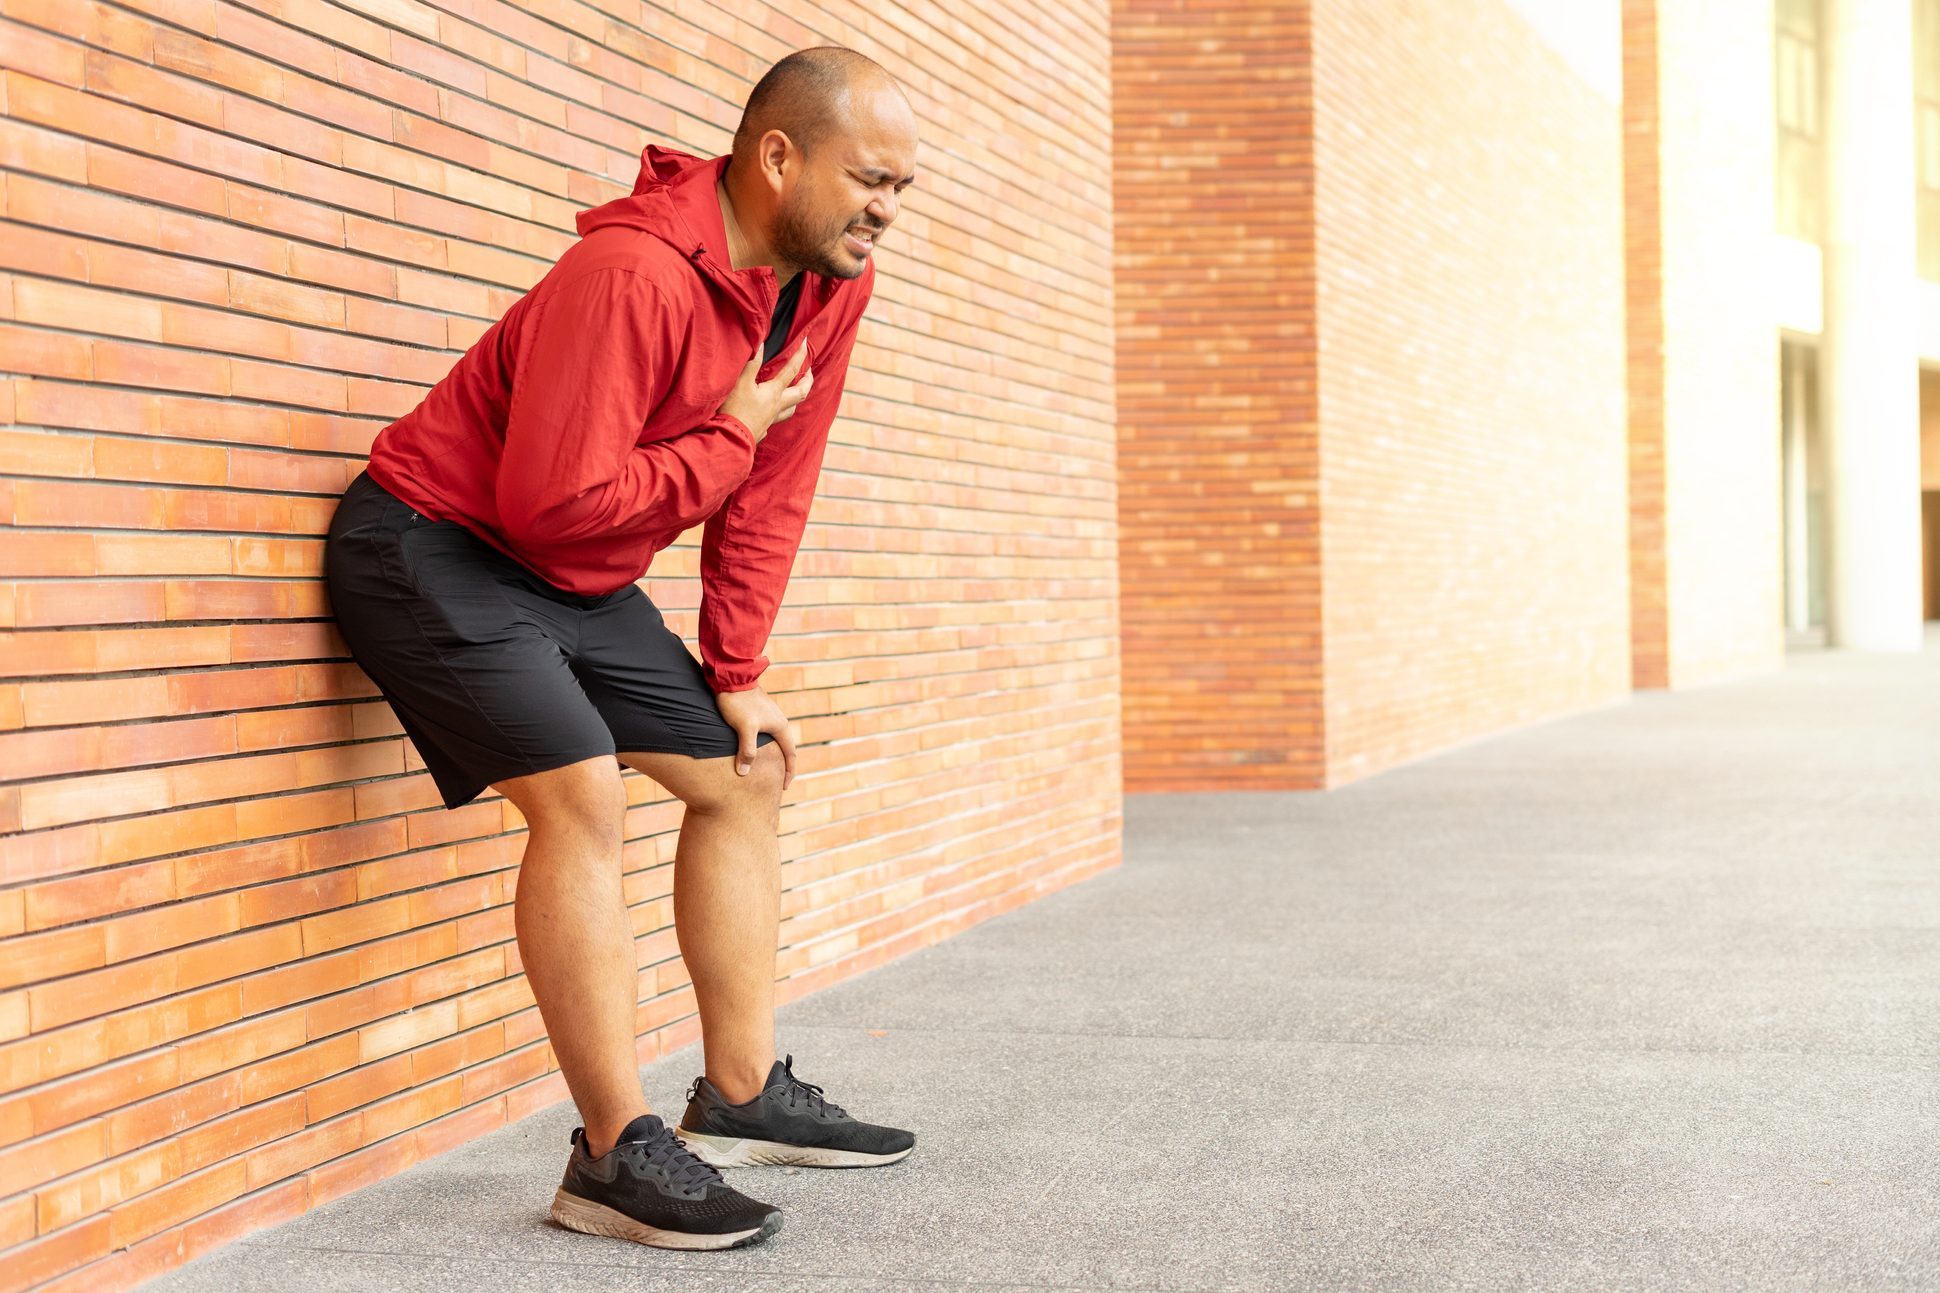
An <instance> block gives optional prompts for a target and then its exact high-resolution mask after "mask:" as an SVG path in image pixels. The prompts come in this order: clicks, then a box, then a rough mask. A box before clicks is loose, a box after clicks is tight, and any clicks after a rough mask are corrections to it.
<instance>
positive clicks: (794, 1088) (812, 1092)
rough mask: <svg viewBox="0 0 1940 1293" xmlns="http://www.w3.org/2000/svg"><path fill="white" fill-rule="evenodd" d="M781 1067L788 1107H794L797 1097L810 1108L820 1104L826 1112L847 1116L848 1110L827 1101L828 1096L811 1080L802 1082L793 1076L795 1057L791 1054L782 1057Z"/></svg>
mask: <svg viewBox="0 0 1940 1293" xmlns="http://www.w3.org/2000/svg"><path fill="white" fill-rule="evenodd" d="M781 1067H782V1071H783V1072H784V1073H786V1074H787V1077H788V1107H789V1108H791V1109H792V1108H794V1107H795V1105H796V1103H797V1101H798V1099H799V1100H800V1101H801V1102H804V1103H806V1104H807V1105H808V1107H809V1109H810V1110H813V1109H815V1108H816V1107H817V1106H820V1107H821V1108H822V1109H823V1110H824V1111H826V1112H828V1113H833V1114H840V1115H842V1116H843V1117H847V1116H848V1110H846V1109H844V1108H843V1107H842V1106H841V1105H839V1104H831V1103H829V1099H828V1097H827V1096H825V1095H823V1094H822V1088H821V1087H819V1086H816V1085H815V1084H814V1083H813V1082H804V1081H802V1080H801V1079H800V1078H798V1077H796V1076H795V1057H794V1056H793V1055H790V1056H789V1057H788V1058H786V1059H784V1060H783V1061H782V1062H781Z"/></svg>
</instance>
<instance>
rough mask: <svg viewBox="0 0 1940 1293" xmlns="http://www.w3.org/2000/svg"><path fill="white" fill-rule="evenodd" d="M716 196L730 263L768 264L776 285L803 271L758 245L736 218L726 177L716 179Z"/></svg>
mask: <svg viewBox="0 0 1940 1293" xmlns="http://www.w3.org/2000/svg"><path fill="white" fill-rule="evenodd" d="M714 196H715V198H716V200H718V201H719V202H720V204H721V227H722V228H723V229H725V230H726V231H727V243H728V265H729V266H730V267H731V268H733V269H753V268H755V267H756V266H758V265H766V266H768V267H770V268H772V269H773V270H774V271H775V286H776V287H778V288H781V287H787V286H788V284H789V283H790V282H792V281H793V280H794V277H795V275H796V274H798V273H800V272H801V269H800V267H799V266H795V265H786V264H780V263H777V262H776V261H774V260H772V259H770V257H769V253H768V249H767V248H766V247H756V246H754V244H753V240H752V239H750V238H749V237H748V236H747V234H745V233H743V232H742V230H741V222H740V221H738V220H736V219H735V218H734V198H733V195H732V194H730V193H729V192H728V187H727V181H726V179H725V178H723V179H720V180H717V181H715V184H714Z"/></svg>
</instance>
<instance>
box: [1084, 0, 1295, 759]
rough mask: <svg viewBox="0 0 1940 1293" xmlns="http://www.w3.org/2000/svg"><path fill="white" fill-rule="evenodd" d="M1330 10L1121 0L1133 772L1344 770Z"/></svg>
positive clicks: (1127, 707) (1126, 616)
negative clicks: (1331, 610)
mask: <svg viewBox="0 0 1940 1293" xmlns="http://www.w3.org/2000/svg"><path fill="white" fill-rule="evenodd" d="M1306 11H1307V6H1306V4H1305V3H1292V4H1282V5H1272V6H1256V5H1238V4H1231V5H1227V4H1217V5H1192V6H1187V7H1184V8H1181V7H1180V6H1179V5H1178V4H1177V3H1174V2H1172V0H1115V3H1114V5H1113V11H1112V21H1113V86H1114V90H1115V95H1114V98H1113V102H1112V116H1113V121H1114V123H1115V126H1116V134H1115V139H1114V146H1115V151H1116V156H1117V169H1116V173H1115V180H1114V185H1115V190H1116V205H1117V239H1118V288H1119V290H1118V316H1117V319H1118V376H1119V385H1118V396H1119V420H1120V429H1119V443H1120V445H1121V450H1120V471H1119V480H1120V488H1121V490H1122V494H1121V500H1120V519H1119V524H1120V534H1121V536H1122V538H1121V543H1120V554H1119V561H1120V571H1121V579H1122V582H1123V589H1124V601H1123V605H1122V619H1123V625H1124V648H1123V650H1124V660H1125V696H1124V714H1125V785H1126V788H1127V789H1128V790H1153V789H1167V790H1207V789H1221V788H1235V789H1236V788H1251V789H1294V788H1305V787H1313V786H1318V785H1319V784H1320V783H1321V778H1322V775H1323V769H1322V761H1321V753H1322V751H1321V711H1320V695H1319V683H1320V646H1321V644H1320V564H1319V542H1318V539H1319V528H1318V518H1319V497H1318V478H1317V472H1318V465H1317V454H1316V432H1315V406H1314V397H1315V384H1314V313H1313V183H1314V175H1313V156H1312V148H1313V140H1312V126H1311V122H1312V115H1311V98H1312V90H1311V80H1310V58H1311V55H1310V51H1309V38H1308V23H1307V12H1306Z"/></svg>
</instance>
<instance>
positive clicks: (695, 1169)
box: [630, 1131, 724, 1190]
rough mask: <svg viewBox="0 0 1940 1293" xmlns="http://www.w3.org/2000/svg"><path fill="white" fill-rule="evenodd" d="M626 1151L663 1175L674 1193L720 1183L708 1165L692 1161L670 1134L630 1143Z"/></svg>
mask: <svg viewBox="0 0 1940 1293" xmlns="http://www.w3.org/2000/svg"><path fill="white" fill-rule="evenodd" d="M630 1148H632V1149H633V1150H634V1151H636V1152H637V1153H638V1154H639V1155H640V1156H641V1157H642V1158H644V1159H645V1160H646V1161H647V1162H648V1163H649V1164H651V1165H653V1166H655V1167H658V1168H659V1169H660V1170H661V1171H663V1172H665V1173H666V1174H667V1180H668V1181H669V1182H670V1183H672V1184H673V1185H674V1186H675V1187H676V1188H677V1189H683V1190H687V1189H696V1188H699V1187H701V1186H704V1185H712V1184H715V1183H718V1182H722V1181H723V1180H724V1178H723V1177H722V1176H721V1174H720V1173H719V1172H717V1171H715V1170H714V1168H713V1166H712V1165H711V1164H709V1163H707V1162H706V1161H705V1160H703V1159H699V1158H696V1157H695V1156H694V1154H693V1153H692V1152H691V1151H690V1150H689V1149H688V1148H687V1147H686V1146H685V1145H683V1144H681V1143H680V1141H679V1140H678V1139H676V1138H675V1136H674V1134H673V1133H672V1132H670V1131H669V1132H663V1133H662V1134H661V1135H660V1136H658V1137H656V1138H654V1139H653V1140H645V1141H634V1142H632V1143H631V1145H630Z"/></svg>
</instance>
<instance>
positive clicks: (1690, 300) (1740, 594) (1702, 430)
mask: <svg viewBox="0 0 1940 1293" xmlns="http://www.w3.org/2000/svg"><path fill="white" fill-rule="evenodd" d="M1624 46H1625V48H1624V60H1625V65H1626V68H1627V73H1626V75H1627V77H1628V81H1627V85H1626V88H1627V90H1628V92H1629V93H1628V96H1627V101H1626V104H1625V117H1626V124H1627V126H1628V134H1627V136H1626V139H1627V143H1626V147H1627V148H1628V149H1629V151H1630V154H1631V162H1630V178H1629V182H1628V185H1627V193H1626V197H1627V199H1628V228H1627V236H1628V240H1629V255H1630V264H1629V289H1630V305H1631V313H1630V387H1631V391H1632V404H1631V438H1632V458H1631V473H1632V474H1631V507H1632V514H1633V524H1634V526H1635V528H1636V533H1637V536H1638V545H1637V551H1636V558H1635V562H1634V564H1633V572H1632V573H1633V578H1634V579H1635V581H1636V591H1635V607H1636V633H1637V678H1636V680H1637V685H1638V686H1642V687H1677V686H1689V685H1694V684H1700V683H1705V682H1712V681H1717V680H1720V679H1723V678H1728V677H1734V676H1740V675H1744V674H1748V673H1758V672H1763V671H1766V670H1770V669H1776V668H1778V667H1779V665H1780V664H1781V663H1782V660H1783V651H1784V609H1783V607H1784V570H1783V561H1784V544H1783V540H1782V511H1781V506H1780V490H1779V473H1780V455H1779V452H1778V427H1779V385H1780V382H1779V342H1778V328H1777V321H1778V308H1779V306H1778V293H1777V290H1776V288H1777V284H1776V279H1775V275H1774V266H1775V265H1776V264H1777V263H1778V262H1777V261H1776V260H1775V252H1776V251H1777V243H1778V234H1777V229H1776V220H1777V216H1776V207H1775V197H1774V194H1775V191H1776V188H1775V180H1774V178H1773V164H1774V163H1773V155H1774V149H1775V147H1776V129H1777V127H1776V118H1775V112H1774V107H1773V89H1772V75H1773V72H1772V61H1773V29H1772V10H1771V5H1770V4H1769V3H1762V2H1761V0H1728V2H1727V0H1718V2H1717V3H1710V4H1703V5H1677V4H1659V3H1657V2H1656V0H1625V3H1624Z"/></svg>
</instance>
